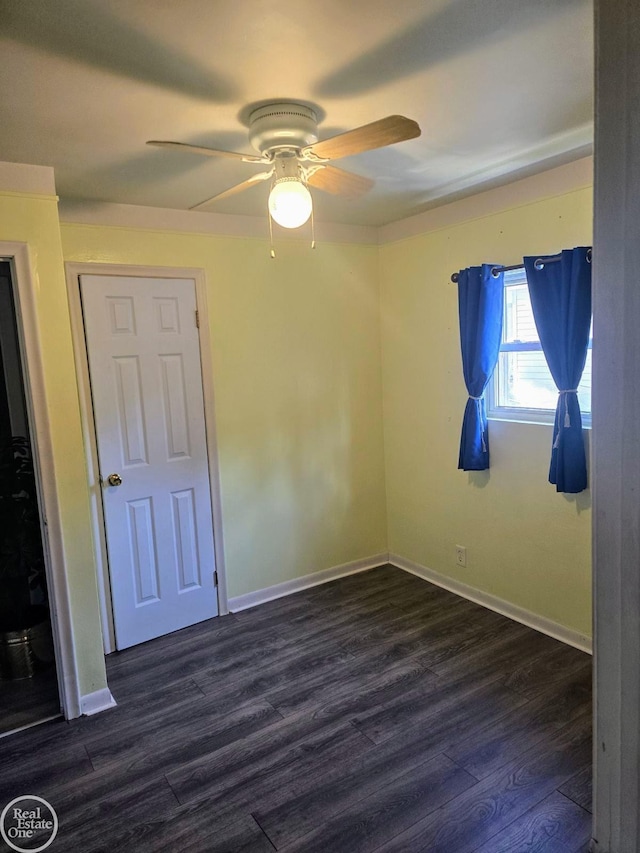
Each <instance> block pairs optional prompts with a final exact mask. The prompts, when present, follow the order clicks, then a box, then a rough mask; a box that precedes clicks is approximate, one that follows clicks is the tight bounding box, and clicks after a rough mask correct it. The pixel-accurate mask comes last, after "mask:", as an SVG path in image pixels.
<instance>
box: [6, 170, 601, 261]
mask: <svg viewBox="0 0 640 853" xmlns="http://www.w3.org/2000/svg"><path fill="white" fill-rule="evenodd" d="M0 165H1V164H0ZM591 186H593V157H591V156H589V157H582V158H580V159H579V160H575V161H573V162H571V163H566V164H565V165H562V166H557V167H555V168H553V169H548V170H547V171H546V172H539V173H538V174H536V175H531V176H529V177H527V178H521V179H520V180H517V181H512V182H511V183H509V184H504V185H502V186H499V187H494V188H493V189H490V190H485V191H484V192H479V193H476V194H474V195H470V196H466V197H465V198H462V199H459V200H457V201H453V202H450V203H449V204H442V205H440V206H438V207H434V208H432V209H431V210H427V211H424V212H423V213H419V214H416V215H415V216H410V217H408V218H407V219H401V220H399V221H397V222H391V223H389V224H388V225H382V226H380V227H377V226H374V225H347V224H340V223H330V222H316V240H317V241H318V242H324V243H354V244H364V245H385V244H388V243H396V242H399V241H401V240H406V239H409V238H411V237H417V236H419V235H421V234H426V233H429V232H430V231H437V230H440V229H441V228H449V227H451V226H454V225H458V224H461V223H463V222H469V221H470V220H473V219H481V218H484V217H486V216H491V215H493V214H495V213H500V212H501V211H504V210H508V209H512V208H516V207H522V206H524V205H527V204H533V203H534V202H536V201H541V200H543V199H545V198H551V197H553V196H560V195H565V194H566V193H569V192H575V191H576V190H580V189H585V188H588V187H591ZM1 191H2V186H1V185H0V192H1ZM59 215H60V222H61V224H66V225H84V226H93V227H100V228H102V227H110V228H127V229H140V230H144V231H162V232H178V233H185V234H208V235H211V236H217V237H249V238H253V239H262V240H265V241H266V240H268V239H269V229H268V222H267V219H266V216H264V217H261V216H260V217H258V216H238V215H231V214H222V213H201V212H195V211H191V210H175V209H173V208H164V207H146V206H142V205H133V204H113V203H109V202H85V201H70V200H65V199H61V200H60V203H59ZM274 237H275V242H276V245H277V243H278V242H280V241H281V240H296V241H298V242H300V241H303V242H309V240H310V230H309V228H308V227H305V228H301V229H296V230H294V231H287V230H286V229H281V228H278V229H277V230H276V232H275V234H274Z"/></svg>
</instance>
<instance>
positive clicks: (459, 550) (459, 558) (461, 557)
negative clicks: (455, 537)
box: [456, 545, 467, 566]
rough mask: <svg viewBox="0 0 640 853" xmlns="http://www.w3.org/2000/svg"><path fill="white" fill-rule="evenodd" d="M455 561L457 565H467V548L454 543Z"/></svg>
mask: <svg viewBox="0 0 640 853" xmlns="http://www.w3.org/2000/svg"><path fill="white" fill-rule="evenodd" d="M456 563H457V564H458V565H459V566H466V565H467V549H466V548H465V546H464V545H456Z"/></svg>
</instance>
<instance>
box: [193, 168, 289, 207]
mask: <svg viewBox="0 0 640 853" xmlns="http://www.w3.org/2000/svg"><path fill="white" fill-rule="evenodd" d="M271 175H273V169H271V171H270V172H258V173H257V174H255V175H252V176H251V177H250V178H249V179H248V180H246V181H243V182H242V183H241V184H236V185H235V186H234V187H230V188H229V189H228V190H224V192H221V193H218V194H217V195H212V196H211V198H208V199H206V200H205V201H201V202H200V204H194V205H193V207H190V208H189V210H200V209H201V208H203V207H206V206H207V205H209V204H211V202H213V201H220V200H221V199H223V198H229V197H230V196H232V195H236V193H241V192H244V191H245V190H248V189H249V187H252V186H253V185H254V184H259V183H261V182H262V181H266V180H268V179H269V178H270V177H271Z"/></svg>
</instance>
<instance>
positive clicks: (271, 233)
mask: <svg viewBox="0 0 640 853" xmlns="http://www.w3.org/2000/svg"><path fill="white" fill-rule="evenodd" d="M267 217H268V219H269V241H270V252H269V254H270V255H271V257H272V258H275V256H276V250H275V249H274V248H273V223H272V222H271V211H270V210H269V205H267Z"/></svg>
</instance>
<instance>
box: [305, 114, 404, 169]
mask: <svg viewBox="0 0 640 853" xmlns="http://www.w3.org/2000/svg"><path fill="white" fill-rule="evenodd" d="M420 133H421V130H420V126H419V125H418V123H417V122H415V121H413V119H410V118H405V117H404V116H387V117H386V118H381V119H378V121H372V122H371V124H365V125H363V126H362V127H356V128H354V129H353V130H347V131H346V132H345V133H340V134H338V136H332V137H330V138H329V139H323V140H322V141H320V142H316V143H315V144H314V145H309V146H308V147H307V148H305V149H303V153H304V152H310V153H311V154H314V155H315V156H316V157H321V158H322V159H327V160H337V159H338V158H339V157H349V156H350V155H351V154H359V153H360V152H361V151H371V150H373V149H374V148H383V147H384V146H385V145H393V144H394V143H395V142H403V141H404V140H405V139H414V138H415V137H416V136H420Z"/></svg>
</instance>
